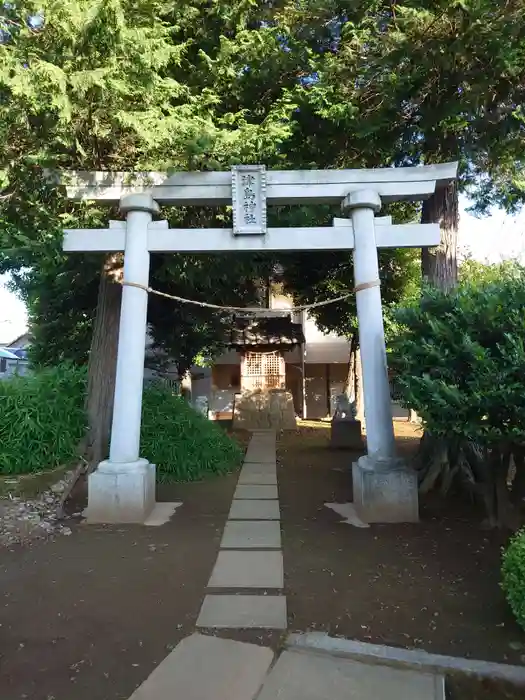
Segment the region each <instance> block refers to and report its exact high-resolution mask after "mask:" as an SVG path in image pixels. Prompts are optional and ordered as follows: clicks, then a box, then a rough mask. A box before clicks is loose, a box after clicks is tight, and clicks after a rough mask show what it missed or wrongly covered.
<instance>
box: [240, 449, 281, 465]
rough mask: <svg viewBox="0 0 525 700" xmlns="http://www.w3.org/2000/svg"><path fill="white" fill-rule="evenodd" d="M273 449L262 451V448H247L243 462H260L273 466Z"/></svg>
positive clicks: (274, 455)
mask: <svg viewBox="0 0 525 700" xmlns="http://www.w3.org/2000/svg"><path fill="white" fill-rule="evenodd" d="M275 457H276V454H275V448H273V447H272V448H271V449H264V448H259V447H257V448H255V449H252V448H250V447H248V449H247V451H246V455H245V456H244V461H245V462H260V463H268V462H269V463H270V464H274V463H275Z"/></svg>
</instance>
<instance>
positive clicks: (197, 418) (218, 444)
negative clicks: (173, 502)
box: [141, 385, 242, 481]
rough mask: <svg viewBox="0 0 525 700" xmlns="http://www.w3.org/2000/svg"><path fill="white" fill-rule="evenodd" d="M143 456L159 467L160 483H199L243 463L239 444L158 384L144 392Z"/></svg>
mask: <svg viewBox="0 0 525 700" xmlns="http://www.w3.org/2000/svg"><path fill="white" fill-rule="evenodd" d="M141 454H142V455H144V456H145V457H147V459H149V460H150V461H151V462H152V463H153V464H156V466H157V480H158V481H195V480H196V479H201V478H202V477H204V476H206V475H208V474H221V473H224V472H227V471H231V470H232V469H234V468H235V467H237V466H238V465H239V464H240V463H241V461H242V450H241V448H240V446H239V445H238V443H237V442H235V441H234V440H232V438H230V437H229V435H227V434H226V433H225V432H224V431H223V430H221V428H219V427H218V426H217V425H215V424H214V423H213V422H211V421H209V420H208V419H207V418H205V417H204V416H203V415H201V414H200V413H197V411H195V410H194V409H193V408H192V407H191V406H190V405H189V404H188V403H187V402H186V400H185V399H183V398H181V397H180V396H174V395H173V394H172V392H171V391H170V390H169V389H168V388H164V387H162V386H158V385H154V386H150V387H148V388H147V389H145V391H144V399H143V407H142V439H141Z"/></svg>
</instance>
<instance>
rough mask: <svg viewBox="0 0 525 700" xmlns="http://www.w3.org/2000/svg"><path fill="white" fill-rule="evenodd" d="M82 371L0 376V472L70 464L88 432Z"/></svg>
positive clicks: (65, 369) (53, 370)
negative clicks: (2, 377) (10, 376)
mask: <svg viewBox="0 0 525 700" xmlns="http://www.w3.org/2000/svg"><path fill="white" fill-rule="evenodd" d="M85 379H86V374H85V370H83V369H79V368H76V367H73V366H69V365H68V366H62V367H56V368H49V369H43V370H41V371H38V372H35V374H32V375H28V376H24V377H18V376H15V377H12V378H10V379H5V380H3V381H0V474H26V473H31V472H38V471H42V470H46V469H53V468H55V467H58V466H61V465H63V464H68V463H70V462H71V461H72V460H73V459H75V457H76V456H77V455H78V448H79V443H80V441H81V440H82V438H83V437H84V435H85V432H86V416H85V412H84V395H85V387H86V381H85Z"/></svg>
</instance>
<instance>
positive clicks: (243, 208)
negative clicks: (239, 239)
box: [232, 165, 267, 236]
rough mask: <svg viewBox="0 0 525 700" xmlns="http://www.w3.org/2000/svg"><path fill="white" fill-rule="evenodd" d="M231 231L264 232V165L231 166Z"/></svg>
mask: <svg viewBox="0 0 525 700" xmlns="http://www.w3.org/2000/svg"><path fill="white" fill-rule="evenodd" d="M232 205H233V233H234V235H235V236H242V235H246V234H255V235H264V234H265V233H266V230H267V228H266V168H265V167H264V165H234V166H233V167H232Z"/></svg>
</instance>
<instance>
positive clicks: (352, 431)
mask: <svg viewBox="0 0 525 700" xmlns="http://www.w3.org/2000/svg"><path fill="white" fill-rule="evenodd" d="M330 447H333V448H335V449H337V448H341V449H347V450H362V449H363V448H364V441H363V435H362V430H361V421H359V420H355V419H354V418H332V426H331V430H330Z"/></svg>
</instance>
